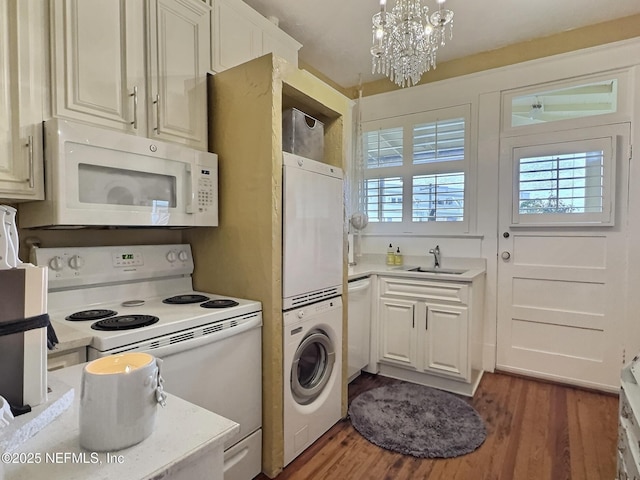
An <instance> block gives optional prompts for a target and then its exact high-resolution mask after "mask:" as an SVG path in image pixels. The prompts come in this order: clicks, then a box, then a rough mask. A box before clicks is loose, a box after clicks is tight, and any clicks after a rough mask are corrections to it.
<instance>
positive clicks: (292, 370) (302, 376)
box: [283, 297, 342, 466]
mask: <svg viewBox="0 0 640 480" xmlns="http://www.w3.org/2000/svg"><path fill="white" fill-rule="evenodd" d="M283 332H284V333H283V335H284V338H283V345H284V369H283V370H284V465H285V466H286V465H288V464H289V463H291V461H292V460H293V459H294V458H296V457H297V456H298V455H299V454H300V453H302V452H303V451H304V450H305V449H306V448H307V447H308V446H309V445H311V444H312V443H313V442H315V441H316V440H317V439H318V438H319V437H320V436H322V435H323V434H324V433H325V432H326V431H327V430H329V429H330V428H331V427H332V426H333V425H334V424H335V423H336V422H338V420H340V418H341V416H342V415H341V392H342V381H341V379H342V299H341V298H340V297H336V298H333V299H330V300H324V301H322V302H319V303H314V304H311V305H307V306H304V307H302V308H298V309H296V310H290V311H288V312H284V330H283Z"/></svg>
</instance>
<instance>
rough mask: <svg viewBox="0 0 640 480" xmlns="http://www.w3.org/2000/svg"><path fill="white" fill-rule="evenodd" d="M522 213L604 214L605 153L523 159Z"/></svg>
mask: <svg viewBox="0 0 640 480" xmlns="http://www.w3.org/2000/svg"><path fill="white" fill-rule="evenodd" d="M519 179H520V180H519V182H520V188H519V190H520V193H519V213H520V214H521V215H532V214H537V215H539V214H548V213H601V212H602V206H603V202H602V200H603V181H604V152H603V151H596V152H576V153H571V154H563V155H555V156H540V157H528V158H521V159H520V172H519Z"/></svg>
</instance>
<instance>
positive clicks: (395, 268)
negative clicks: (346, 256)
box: [348, 255, 486, 283]
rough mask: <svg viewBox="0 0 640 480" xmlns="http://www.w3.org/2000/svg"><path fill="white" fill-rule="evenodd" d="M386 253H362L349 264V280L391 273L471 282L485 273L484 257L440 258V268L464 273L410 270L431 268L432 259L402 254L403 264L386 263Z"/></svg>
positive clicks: (425, 278)
mask: <svg viewBox="0 0 640 480" xmlns="http://www.w3.org/2000/svg"><path fill="white" fill-rule="evenodd" d="M385 259H386V255H363V256H362V257H361V258H360V259H358V261H357V263H356V265H349V272H348V277H349V280H355V279H357V278H360V277H366V276H368V275H393V276H397V277H407V278H415V279H420V280H443V281H449V282H450V281H457V282H465V283H471V282H473V281H474V280H475V279H476V278H478V277H479V276H481V275H484V274H485V271H486V261H485V259H484V258H464V257H447V258H446V259H443V260H442V265H441V269H442V270H443V271H446V270H448V269H453V270H465V272H464V273H460V274H456V273H451V274H449V273H425V272H411V271H409V270H410V269H411V268H416V267H423V268H432V267H433V259H432V258H430V257H424V256H422V257H418V256H404V258H403V265H387V264H386V263H385Z"/></svg>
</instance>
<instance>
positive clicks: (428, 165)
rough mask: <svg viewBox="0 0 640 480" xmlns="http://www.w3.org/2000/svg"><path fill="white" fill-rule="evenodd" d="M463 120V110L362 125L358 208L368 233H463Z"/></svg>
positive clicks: (466, 116)
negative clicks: (366, 218)
mask: <svg viewBox="0 0 640 480" xmlns="http://www.w3.org/2000/svg"><path fill="white" fill-rule="evenodd" d="M468 119H469V109H468V107H455V108H452V109H446V110H439V111H437V112H425V113H424V114H415V115H407V116H403V117H398V118H393V119H387V120H385V121H381V122H369V123H367V124H364V125H363V135H362V140H363V152H364V162H363V163H364V188H363V195H364V196H365V198H364V202H363V204H364V205H365V206H366V209H367V214H368V216H369V225H370V226H371V227H372V230H373V231H376V230H381V229H382V230H384V229H388V228H396V227H398V228H400V229H401V231H403V232H412V231H419V230H421V231H429V229H433V228H437V229H442V228H443V226H444V225H449V226H451V225H457V226H456V227H454V229H453V231H458V232H463V231H466V228H467V225H468V221H467V216H466V214H465V181H466V172H467V155H466V153H467V143H468V142H467V138H468ZM385 225H389V226H388V227H385ZM393 225H395V226H396V227H393ZM429 225H431V226H429ZM436 225H437V226H436ZM447 228H448V229H449V230H448V231H452V230H451V228H450V227H447ZM425 229H426V230H425ZM398 231H399V230H398Z"/></svg>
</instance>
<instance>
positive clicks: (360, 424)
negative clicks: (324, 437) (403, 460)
mask: <svg viewBox="0 0 640 480" xmlns="http://www.w3.org/2000/svg"><path fill="white" fill-rule="evenodd" d="M349 417H350V419H351V423H352V424H353V426H354V428H355V429H356V430H357V431H358V432H360V434H361V435H362V436H363V437H364V438H366V439H367V440H369V441H370V442H371V443H373V444H375V445H378V446H379V447H382V448H385V449H387V450H392V451H394V452H400V453H403V454H405V455H413V456H414V457H419V458H451V457H457V456H459V455H464V454H466V453H469V452H473V451H474V450H475V449H476V448H478V447H479V446H480V445H482V442H484V440H485V438H486V437H487V431H486V428H485V426H484V422H483V421H482V418H480V415H478V413H477V412H476V411H475V410H474V409H473V407H471V406H470V405H469V404H468V403H466V402H465V401H464V400H461V399H460V398H458V397H456V396H454V395H451V394H450V393H446V392H442V391H440V390H437V389H435V388H430V387H425V386H423V385H417V384H413V383H406V382H401V383H394V384H390V385H386V386H384V387H379V388H374V389H373V390H369V391H367V392H363V393H361V394H360V395H358V396H357V397H356V398H355V399H353V401H352V402H351V405H350V406H349Z"/></svg>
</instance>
